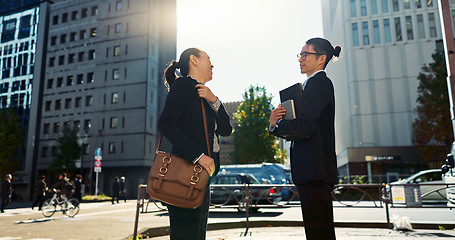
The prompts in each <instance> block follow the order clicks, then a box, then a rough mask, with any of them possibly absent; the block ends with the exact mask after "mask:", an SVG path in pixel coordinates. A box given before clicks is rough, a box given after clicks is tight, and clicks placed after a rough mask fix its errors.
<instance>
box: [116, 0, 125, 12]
mask: <svg viewBox="0 0 455 240" xmlns="http://www.w3.org/2000/svg"><path fill="white" fill-rule="evenodd" d="M115 6H116V7H115V10H117V12H118V11H122V9H123V6H122V1H117V2H116V3H115Z"/></svg>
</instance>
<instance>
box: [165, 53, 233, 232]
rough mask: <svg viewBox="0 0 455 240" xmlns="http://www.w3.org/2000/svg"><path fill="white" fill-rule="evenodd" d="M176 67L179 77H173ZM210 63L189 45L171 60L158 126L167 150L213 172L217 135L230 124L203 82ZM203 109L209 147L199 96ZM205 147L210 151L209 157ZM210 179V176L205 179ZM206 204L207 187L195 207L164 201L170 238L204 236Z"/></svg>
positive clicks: (226, 133) (209, 73)
mask: <svg viewBox="0 0 455 240" xmlns="http://www.w3.org/2000/svg"><path fill="white" fill-rule="evenodd" d="M176 69H180V73H181V75H182V77H180V78H177V76H176V75H175V71H176ZM212 69H213V65H212V63H211V62H210V58H209V56H208V55H207V53H205V52H204V51H202V50H200V49H197V48H189V49H187V50H185V51H184V52H183V53H182V54H181V55H180V59H179V61H178V62H176V61H173V62H172V63H171V65H170V66H169V67H168V68H167V69H166V71H165V84H166V85H167V87H168V89H169V93H168V95H167V98H166V104H165V106H164V109H163V112H162V113H161V117H160V119H159V122H158V128H159V130H160V131H161V132H162V133H163V135H164V136H165V137H166V138H167V139H168V140H169V141H170V142H171V144H172V150H171V152H172V153H173V154H175V155H177V156H182V157H183V158H185V159H187V160H188V161H190V162H191V163H193V164H196V163H199V164H200V165H201V166H202V167H203V168H204V169H205V170H207V172H208V173H209V174H210V175H211V176H214V175H216V174H217V173H218V171H219V169H220V161H219V154H218V152H219V150H220V147H219V145H218V138H217V135H221V136H229V135H230V134H231V132H232V126H231V123H230V120H229V116H228V114H227V112H226V110H225V109H224V107H223V104H222V103H221V102H220V100H219V99H218V98H217V97H216V96H215V95H214V94H213V93H212V91H211V90H210V89H209V88H208V87H207V86H205V83H207V82H208V81H210V80H212ZM201 98H202V99H203V103H204V107H205V110H206V113H207V128H208V137H209V145H210V150H208V149H207V143H206V137H205V132H204V121H203V117H202V106H201V100H200V99H201ZM208 151H211V156H212V157H209V154H208ZM209 183H210V179H209ZM209 204H210V187H207V191H206V193H205V197H204V200H203V203H202V205H201V206H200V207H198V208H196V209H186V208H180V207H176V206H171V205H168V210H169V218H170V229H171V232H170V234H171V239H172V240H181V239H188V240H198V239H205V233H206V230H207V218H208V211H209Z"/></svg>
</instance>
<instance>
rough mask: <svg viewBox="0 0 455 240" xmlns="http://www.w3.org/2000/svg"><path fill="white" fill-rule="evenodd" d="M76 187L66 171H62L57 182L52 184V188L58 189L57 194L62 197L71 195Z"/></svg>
mask: <svg viewBox="0 0 455 240" xmlns="http://www.w3.org/2000/svg"><path fill="white" fill-rule="evenodd" d="M74 188H75V187H74V184H73V183H72V182H71V181H70V180H69V179H68V178H67V177H66V173H60V174H59V175H58V180H57V182H56V183H55V184H54V185H52V188H51V189H56V190H58V191H57V196H58V197H59V199H62V197H63V196H65V197H66V196H71V195H72V194H73V191H74Z"/></svg>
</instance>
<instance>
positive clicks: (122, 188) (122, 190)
mask: <svg viewBox="0 0 455 240" xmlns="http://www.w3.org/2000/svg"><path fill="white" fill-rule="evenodd" d="M120 197H121V198H123V200H124V201H125V202H126V188H125V176H121V177H120Z"/></svg>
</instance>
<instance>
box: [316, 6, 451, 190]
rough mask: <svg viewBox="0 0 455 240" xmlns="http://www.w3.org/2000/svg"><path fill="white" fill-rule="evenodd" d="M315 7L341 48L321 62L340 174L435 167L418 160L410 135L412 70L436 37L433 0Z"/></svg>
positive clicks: (433, 46)
mask: <svg viewBox="0 0 455 240" xmlns="http://www.w3.org/2000/svg"><path fill="white" fill-rule="evenodd" d="M451 3H452V4H451V6H452V7H451V8H453V9H455V4H454V3H455V1H453V0H451ZM322 10H323V27H324V37H325V38H327V39H329V40H330V41H331V42H332V43H333V44H334V45H340V46H341V47H342V49H343V50H342V54H341V57H340V59H339V61H338V62H336V63H331V64H329V66H328V69H327V72H328V75H329V76H331V78H332V81H333V83H334V87H335V95H336V133H335V134H336V145H337V149H336V150H337V155H338V167H339V173H340V175H341V176H349V175H369V177H370V179H369V180H374V179H372V176H374V175H386V174H388V173H389V174H390V173H396V174H404V175H406V174H410V173H413V172H417V171H418V170H420V169H422V168H427V167H439V166H440V165H439V166H431V164H428V163H427V162H423V161H422V159H420V158H419V155H418V154H417V151H416V149H415V147H414V146H413V143H412V140H411V139H412V123H413V121H414V119H415V117H416V114H415V108H416V106H417V102H416V99H417V96H418V95H417V87H418V85H419V80H418V79H417V77H418V75H419V73H420V72H421V71H422V67H423V66H424V65H425V64H429V63H431V62H433V59H432V57H431V55H432V54H433V53H434V52H435V49H436V41H438V40H441V38H442V33H441V27H440V26H441V23H440V17H439V11H438V1H426V0H346V1H344V0H343V1H342V0H323V1H322ZM453 13H454V11H453V10H452V14H453ZM453 16H454V15H453ZM447 110H449V109H447ZM435 165H437V164H435ZM377 181H382V182H385V179H382V180H377Z"/></svg>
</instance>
